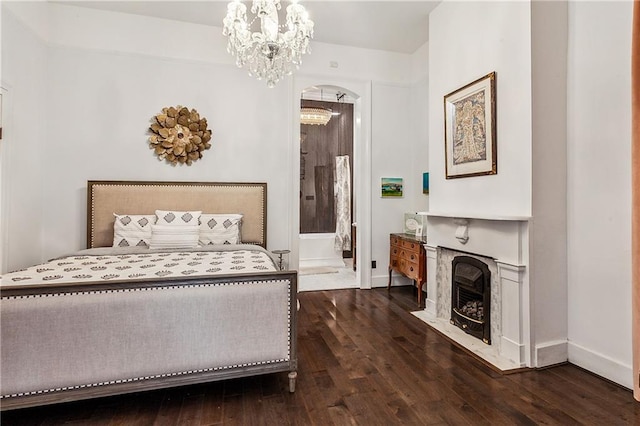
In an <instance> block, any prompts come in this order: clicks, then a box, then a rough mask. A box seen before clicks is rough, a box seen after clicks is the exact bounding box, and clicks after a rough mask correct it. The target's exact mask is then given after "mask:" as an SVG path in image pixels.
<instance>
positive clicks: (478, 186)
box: [429, 2, 531, 216]
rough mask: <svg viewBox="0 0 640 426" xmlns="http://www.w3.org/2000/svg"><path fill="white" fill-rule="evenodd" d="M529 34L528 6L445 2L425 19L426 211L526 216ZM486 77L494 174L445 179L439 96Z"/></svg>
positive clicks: (528, 191)
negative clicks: (490, 91) (493, 128)
mask: <svg viewBox="0 0 640 426" xmlns="http://www.w3.org/2000/svg"><path fill="white" fill-rule="evenodd" d="M452 23H455V24H452ZM530 34H531V31H530V6H529V4H528V2H443V3H441V4H440V5H439V6H438V7H436V8H435V9H434V10H433V11H432V12H431V14H430V15H429V123H430V126H429V169H430V176H429V177H430V187H431V190H430V195H429V210H430V211H434V212H449V213H458V212H464V213H466V214H475V215H501V216H505V215H513V216H529V215H530V214H531V88H530V85H531V64H530V59H531V40H530ZM492 71H495V72H496V81H497V144H498V174H497V175H493V176H483V177H474V178H461V179H450V180H446V179H445V168H444V162H445V160H444V158H445V157H444V107H443V98H444V96H445V95H446V94H448V93H450V92H452V91H454V90H456V89H458V88H460V87H462V86H464V85H466V84H467V83H470V82H472V81H474V80H476V79H478V78H480V77H482V76H484V75H486V74H488V73H490V72H492Z"/></svg>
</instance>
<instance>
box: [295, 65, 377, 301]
mask: <svg viewBox="0 0 640 426" xmlns="http://www.w3.org/2000/svg"><path fill="white" fill-rule="evenodd" d="M370 92H371V90H370V84H368V83H366V82H354V81H343V80H333V79H326V78H310V77H304V76H297V77H296V78H295V80H294V90H293V92H292V101H291V113H292V117H293V120H292V127H291V149H290V153H291V167H292V170H293V173H291V177H292V179H291V187H292V196H291V200H292V202H291V206H290V207H291V209H290V211H291V218H292V221H291V223H292V229H291V233H290V241H291V242H290V247H291V255H290V265H291V267H292V268H295V269H299V266H300V236H299V230H300V206H301V204H300V194H301V184H300V182H301V181H300V171H301V166H302V164H301V156H300V151H301V127H300V102H301V99H302V98H303V96H304V97H305V98H307V99H309V98H311V99H314V98H322V97H324V98H327V99H328V98H329V97H332V99H336V96H337V94H338V93H344V94H345V97H348V98H349V99H350V101H351V102H353V163H352V164H353V167H352V170H351V174H352V179H353V185H352V188H353V211H352V212H353V216H352V217H353V221H354V222H355V223H356V224H357V233H356V236H355V240H354V241H355V245H356V247H357V250H356V253H355V258H354V261H355V262H356V263H357V265H358V267H357V269H356V271H355V279H354V280H352V281H351V282H350V283H346V284H345V286H344V287H336V284H335V281H334V282H333V283H329V284H326V283H325V284H320V283H319V282H318V280H314V282H313V283H311V282H310V281H309V280H300V282H299V289H300V291H309V290H322V289H328V288H350V287H356V288H371V268H370V265H371V137H370V116H371V106H370V105H371V103H370V98H371V97H370ZM326 285H329V287H327V286H326Z"/></svg>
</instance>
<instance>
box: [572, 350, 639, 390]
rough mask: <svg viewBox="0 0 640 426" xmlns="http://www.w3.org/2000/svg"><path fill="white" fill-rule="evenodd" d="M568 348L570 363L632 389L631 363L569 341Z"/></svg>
mask: <svg viewBox="0 0 640 426" xmlns="http://www.w3.org/2000/svg"><path fill="white" fill-rule="evenodd" d="M568 349H569V351H568V352H569V362H570V363H572V364H575V365H577V366H578V367H582V368H584V369H585V370H589V371H591V372H592V373H595V374H597V375H598V376H602V377H604V378H605V379H608V380H611V381H612V382H615V383H617V384H619V385H621V386H624V387H626V388H629V389H633V368H632V366H631V365H628V364H624V363H622V362H620V361H618V360H615V359H613V358H610V357H608V356H606V355H603V354H600V353H597V352H595V351H593V350H591V349H588V348H585V347H584V346H580V345H577V344H575V343H573V342H569V344H568Z"/></svg>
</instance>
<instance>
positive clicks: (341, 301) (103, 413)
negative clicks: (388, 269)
mask: <svg viewBox="0 0 640 426" xmlns="http://www.w3.org/2000/svg"><path fill="white" fill-rule="evenodd" d="M413 291H414V290H413V288H411V287H401V288H394V289H392V291H391V295H390V296H389V295H388V294H387V290H386V289H376V290H371V291H360V290H340V291H324V292H311V293H302V294H300V301H301V309H300V316H299V338H298V342H299V371H298V382H297V389H296V392H295V393H294V394H290V393H289V392H288V380H287V375H286V374H284V373H283V374H273V375H266V376H259V377H252V378H246V379H237V380H229V381H226V382H215V383H210V384H206V385H196V386H189V387H182V388H175V389H168V390H161V391H152V392H145V393H138V394H131V395H123V396H117V397H109V398H102V399H95V400H88V401H82V402H75V403H67V404H59V405H54V406H47V407H39V408H32V409H23V410H14V411H8V412H3V413H2V417H1V422H2V425H3V426H11V425H59V424H68V425H222V424H224V425H239V424H243V425H289V424H291V425H308V424H309V425H351V424H357V425H396V424H403V425H445V424H450V425H466V424H469V425H471V424H472V425H514V424H517V425H529V424H547V425H572V424H584V425H640V403H638V402H635V401H634V399H633V397H632V394H631V391H628V390H626V389H624V388H621V387H619V386H617V385H615V384H612V383H610V382H608V381H606V380H603V379H601V378H598V377H596V376H594V375H592V374H590V373H588V372H586V371H584V370H581V369H580V368H577V367H575V366H573V365H562V366H557V367H553V368H547V369H542V370H537V371H526V372H522V373H515V374H509V375H501V374H499V373H497V372H495V371H493V370H492V369H491V368H489V367H487V366H486V365H484V364H483V363H482V362H480V361H478V360H477V359H475V358H473V357H471V356H469V355H468V354H467V353H465V351H463V350H462V349H460V348H458V347H457V346H456V345H454V344H452V343H451V342H450V341H448V340H447V339H445V338H444V337H442V336H440V335H439V334H438V333H436V332H434V331H433V330H432V329H430V328H429V327H428V326H427V325H426V324H424V323H423V322H422V321H420V320H418V319H417V318H415V317H414V316H413V315H411V314H410V311H412V310H415V295H414V294H413Z"/></svg>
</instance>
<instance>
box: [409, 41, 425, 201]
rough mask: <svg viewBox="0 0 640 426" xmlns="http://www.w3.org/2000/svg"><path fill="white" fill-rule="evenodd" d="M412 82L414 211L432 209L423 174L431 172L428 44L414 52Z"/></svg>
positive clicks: (410, 112) (410, 195) (412, 196)
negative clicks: (423, 184) (423, 186)
mask: <svg viewBox="0 0 640 426" xmlns="http://www.w3.org/2000/svg"><path fill="white" fill-rule="evenodd" d="M412 67H413V71H412V72H413V83H412V85H411V94H410V100H409V102H410V111H409V116H410V117H411V130H412V131H413V132H414V134H413V136H412V137H413V138H414V141H413V150H414V151H413V152H414V155H413V158H412V169H413V174H412V176H411V179H412V180H413V182H414V185H415V186H416V187H417V189H418V190H417V191H412V192H411V194H408V196H409V197H410V198H411V211H416V212H422V211H428V210H429V195H425V194H423V193H422V191H421V190H420V188H422V173H425V172H429V43H425V44H424V45H423V46H422V47H420V48H419V49H418V50H417V51H416V52H415V53H414V54H413V55H412Z"/></svg>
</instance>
